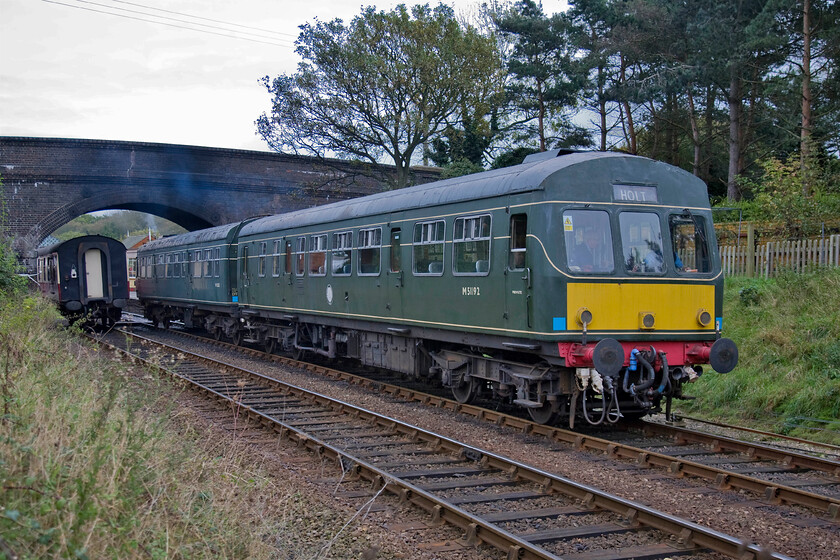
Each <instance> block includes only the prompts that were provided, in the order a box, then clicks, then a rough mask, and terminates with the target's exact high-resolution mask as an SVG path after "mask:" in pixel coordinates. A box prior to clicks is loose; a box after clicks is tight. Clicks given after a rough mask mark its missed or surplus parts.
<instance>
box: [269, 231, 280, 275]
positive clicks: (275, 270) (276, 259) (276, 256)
mask: <svg viewBox="0 0 840 560" xmlns="http://www.w3.org/2000/svg"><path fill="white" fill-rule="evenodd" d="M271 256H272V262H273V264H272V267H271V275H272V276H274V277H275V278H277V277H278V276H280V240H279V239H278V240H276V241H275V242H274V253H273V254H272V255H271Z"/></svg>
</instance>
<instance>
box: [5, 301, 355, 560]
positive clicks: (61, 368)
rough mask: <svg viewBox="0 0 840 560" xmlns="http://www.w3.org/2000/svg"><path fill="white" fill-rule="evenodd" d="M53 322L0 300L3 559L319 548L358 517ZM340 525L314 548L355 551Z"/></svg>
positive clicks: (312, 551)
mask: <svg viewBox="0 0 840 560" xmlns="http://www.w3.org/2000/svg"><path fill="white" fill-rule="evenodd" d="M58 322H59V318H58V316H57V315H56V313H55V311H54V310H53V308H52V307H51V306H50V305H49V304H47V303H45V302H43V301H42V300H41V299H39V298H36V297H31V296H23V295H21V294H17V296H16V297H15V298H10V297H6V298H4V301H3V302H2V303H0V372H2V380H0V383H2V386H0V395H2V407H3V415H2V419H0V558H12V557H15V556H17V557H19V558H76V559H84V558H121V559H122V558H144V559H147V558H153V559H157V558H190V559H192V558H199V559H200V558H315V557H316V556H317V554H318V551H319V550H321V549H322V548H323V547H324V545H325V544H326V543H327V542H329V541H330V540H331V538H332V537H333V536H334V535H335V534H336V532H337V531H338V529H339V528H340V527H342V526H343V525H344V524H345V521H346V520H347V519H348V518H349V517H350V515H352V512H350V513H349V514H348V513H342V512H338V511H335V510H333V509H330V508H329V507H325V506H324V505H323V504H322V503H320V502H319V501H318V500H316V499H314V497H313V496H310V495H307V494H306V493H305V492H301V491H300V487H299V486H296V485H292V484H291V483H290V482H289V481H288V480H287V479H286V478H283V477H281V476H275V475H272V474H271V473H270V472H269V471H268V470H267V469H266V468H265V466H264V465H261V464H259V463H254V459H253V457H254V456H255V454H254V453H251V452H249V451H248V450H247V449H246V446H245V445H244V444H242V443H237V442H236V440H235V439H230V438H228V439H225V438H220V437H219V435H218V432H217V431H213V432H208V431H206V430H207V428H204V427H202V426H204V425H203V424H202V423H201V422H199V421H197V418H195V417H194V414H193V413H190V412H189V411H188V410H184V409H176V408H174V407H173V405H172V404H171V402H172V401H171V399H170V398H169V397H168V395H169V396H171V395H172V394H173V392H174V393H176V394H177V391H178V387H173V385H172V383H171V382H169V381H162V380H161V379H160V378H159V377H158V376H157V375H154V374H152V373H148V374H146V375H145V376H144V375H139V376H138V375H137V373H136V372H135V371H133V370H130V369H129V366H128V365H126V366H121V365H119V364H117V365H114V362H113V361H112V360H111V359H110V358H104V357H101V356H99V355H98V354H99V352H98V351H97V350H96V349H95V348H93V347H87V346H84V345H80V344H79V341H78V339H77V338H75V337H73V336H72V335H71V334H68V333H67V332H65V331H63V330H61V329H58V328H56V325H57V324H58ZM348 534H349V535H350V538H347V539H345V540H342V539H340V538H339V539H338V540H337V541H336V542H335V543H334V544H333V545H332V548H331V549H330V551H329V553H328V554H324V555H322V556H320V557H321V558H346V557H359V555H360V550H364V548H365V547H366V545H367V539H366V537H365V536H364V535H360V534H359V532H354V531H348Z"/></svg>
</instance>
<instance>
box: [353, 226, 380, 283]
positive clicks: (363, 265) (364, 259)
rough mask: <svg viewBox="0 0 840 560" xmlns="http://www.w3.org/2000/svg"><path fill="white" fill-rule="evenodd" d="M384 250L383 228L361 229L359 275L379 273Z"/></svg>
mask: <svg viewBox="0 0 840 560" xmlns="http://www.w3.org/2000/svg"><path fill="white" fill-rule="evenodd" d="M381 252H382V228H371V229H360V230H359V275H360V276H376V275H377V274H379V270H380V266H379V262H380V257H381Z"/></svg>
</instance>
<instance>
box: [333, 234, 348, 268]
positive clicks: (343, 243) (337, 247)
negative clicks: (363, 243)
mask: <svg viewBox="0 0 840 560" xmlns="http://www.w3.org/2000/svg"><path fill="white" fill-rule="evenodd" d="M332 247H333V248H332V274H333V276H348V275H349V274H350V273H351V272H353V259H352V258H351V256H352V254H353V253H352V251H353V232H350V231H344V232H341V233H334V234H333V235H332Z"/></svg>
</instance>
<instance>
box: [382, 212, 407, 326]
mask: <svg viewBox="0 0 840 560" xmlns="http://www.w3.org/2000/svg"><path fill="white" fill-rule="evenodd" d="M401 238H402V232H401V230H400V228H391V235H390V243H389V244H388V269H387V272H386V275H385V277H386V284H387V285H386V288H385V296H386V304H385V305H386V311H387V312H388V316H389V317H402V312H403V301H402V298H403V292H404V291H405V290H403V283H404V281H403V265H402V243H401Z"/></svg>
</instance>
